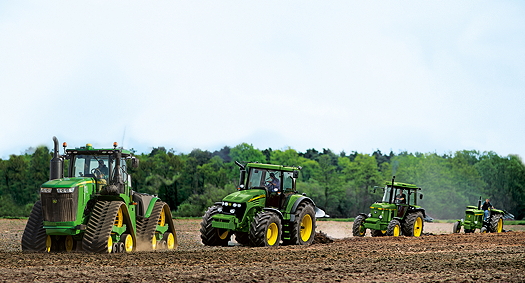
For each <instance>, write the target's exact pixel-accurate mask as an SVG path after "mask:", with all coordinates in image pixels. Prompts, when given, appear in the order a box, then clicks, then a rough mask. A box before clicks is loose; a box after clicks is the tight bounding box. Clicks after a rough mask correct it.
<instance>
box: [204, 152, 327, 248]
mask: <svg viewBox="0 0 525 283" xmlns="http://www.w3.org/2000/svg"><path fill="white" fill-rule="evenodd" d="M235 163H236V164H237V165H238V166H239V168H240V182H239V187H238V191H237V192H234V193H232V194H229V195H227V196H226V197H224V198H223V199H222V201H219V202H216V203H215V205H213V206H212V207H210V208H208V211H206V213H205V214H204V216H203V217H202V222H201V228H200V232H201V239H202V243H203V244H204V245H208V246H227V245H228V242H229V241H230V240H231V237H232V236H233V235H235V240H236V241H237V242H238V243H239V244H241V245H245V246H254V247H261V246H279V245H280V244H281V241H282V244H285V245H309V244H311V243H312V242H313V240H314V236H315V228H316V217H324V216H326V214H325V213H324V211H323V210H321V209H319V208H317V207H316V205H315V203H314V201H313V200H312V199H311V198H309V197H307V196H305V195H304V194H299V193H298V192H297V190H296V179H297V177H298V175H299V170H300V169H301V168H300V167H286V166H281V165H272V164H260V163H247V164H245V165H244V164H241V163H240V162H237V161H236V162H235Z"/></svg>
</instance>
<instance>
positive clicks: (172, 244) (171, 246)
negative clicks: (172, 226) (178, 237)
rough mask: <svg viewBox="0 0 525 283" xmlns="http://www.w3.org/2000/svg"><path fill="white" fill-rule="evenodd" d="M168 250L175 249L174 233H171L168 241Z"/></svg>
mask: <svg viewBox="0 0 525 283" xmlns="http://www.w3.org/2000/svg"><path fill="white" fill-rule="evenodd" d="M166 248H167V249H168V250H173V249H174V248H175V236H174V235H173V233H169V234H168V237H167V239H166Z"/></svg>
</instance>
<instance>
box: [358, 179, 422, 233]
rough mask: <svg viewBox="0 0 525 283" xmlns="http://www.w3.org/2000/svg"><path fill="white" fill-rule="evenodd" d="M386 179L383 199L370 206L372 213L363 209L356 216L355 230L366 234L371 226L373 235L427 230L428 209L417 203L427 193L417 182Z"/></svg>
mask: <svg viewBox="0 0 525 283" xmlns="http://www.w3.org/2000/svg"><path fill="white" fill-rule="evenodd" d="M394 179H395V176H394V177H393V178H392V181H391V182H388V181H387V182H385V187H384V189H383V190H384V193H383V199H382V200H381V201H378V202H375V203H373V204H372V205H371V206H370V212H369V213H368V214H365V213H360V214H359V215H358V216H357V217H356V218H355V220H354V224H353V226H352V234H353V235H354V237H363V236H365V234H366V230H367V229H370V233H371V235H372V236H373V237H377V236H384V235H386V236H402V235H404V236H414V237H419V236H421V235H422V233H423V225H424V224H423V223H424V222H423V221H424V218H425V217H426V215H425V209H424V208H422V207H421V206H418V205H417V199H418V198H419V199H422V198H423V194H421V193H418V192H419V191H420V190H421V188H419V187H418V186H416V185H412V184H406V183H400V182H395V180H394Z"/></svg>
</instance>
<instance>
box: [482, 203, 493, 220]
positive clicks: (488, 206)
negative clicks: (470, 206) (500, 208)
mask: <svg viewBox="0 0 525 283" xmlns="http://www.w3.org/2000/svg"><path fill="white" fill-rule="evenodd" d="M493 208H494V206H492V204H491V203H490V199H486V200H485V202H484V203H483V206H482V207H481V209H482V210H483V211H484V214H483V221H486V220H487V219H488V218H489V215H490V212H489V209H493Z"/></svg>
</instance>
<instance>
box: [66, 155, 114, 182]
mask: <svg viewBox="0 0 525 283" xmlns="http://www.w3.org/2000/svg"><path fill="white" fill-rule="evenodd" d="M112 165H113V158H110V156H108V155H77V156H75V159H74V162H73V164H72V166H73V168H72V174H73V177H96V178H101V179H102V178H103V179H108V178H109V172H110V167H111V166H112Z"/></svg>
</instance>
